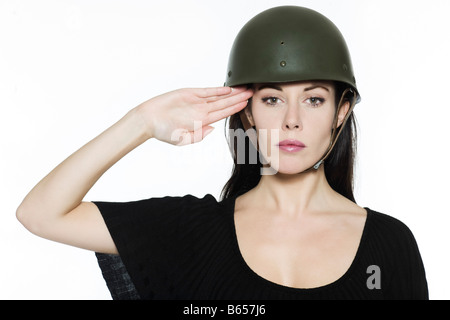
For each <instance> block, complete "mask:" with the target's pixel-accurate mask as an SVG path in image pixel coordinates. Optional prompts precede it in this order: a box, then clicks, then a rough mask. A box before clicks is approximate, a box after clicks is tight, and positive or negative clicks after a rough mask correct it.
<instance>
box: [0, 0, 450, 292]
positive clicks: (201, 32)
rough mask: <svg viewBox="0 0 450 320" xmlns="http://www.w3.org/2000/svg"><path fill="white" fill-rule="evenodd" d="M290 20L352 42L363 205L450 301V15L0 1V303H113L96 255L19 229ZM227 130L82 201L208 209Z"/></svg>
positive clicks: (385, 8)
mask: <svg viewBox="0 0 450 320" xmlns="http://www.w3.org/2000/svg"><path fill="white" fill-rule="evenodd" d="M284 4H296V5H301V6H306V7H309V8H312V9H315V10H317V11H319V12H321V13H323V14H325V15H326V16H328V17H329V18H330V19H331V20H332V21H334V22H335V24H336V25H337V26H338V27H339V29H340V30H341V31H342V33H343V34H344V36H345V38H346V40H347V42H348V45H349V48H350V51H351V54H352V58H353V64H354V68H355V72H356V78H357V82H358V88H359V90H360V92H361V95H362V102H361V103H360V104H359V105H357V107H356V111H355V113H356V116H357V119H358V123H359V154H358V165H357V170H356V178H357V180H356V182H357V184H356V190H355V191H356V199H357V202H358V203H359V204H360V205H362V206H367V207H370V208H372V209H374V210H377V211H381V212H384V213H387V214H389V215H392V216H394V217H396V218H398V219H400V220H402V221H403V222H405V223H406V224H407V225H408V226H409V227H410V229H411V230H412V231H413V233H414V235H415V237H416V240H417V242H418V244H419V248H420V250H421V253H422V258H423V260H424V263H425V267H426V272H427V278H428V283H429V290H430V297H431V298H432V299H449V298H450V290H449V285H450V272H449V271H448V270H450V257H449V253H448V252H449V250H448V245H449V244H450V232H448V229H449V223H450V209H449V206H448V200H449V198H450V194H449V189H450V188H449V187H448V182H449V181H450V169H449V166H448V165H447V163H448V156H449V149H448V144H449V132H448V122H449V116H450V112H449V109H450V104H449V82H448V77H449V75H450V63H449V59H448V57H449V56H450V45H449V38H448V30H450V19H449V18H448V16H449V13H450V1H448V0H430V1H416V0H414V1H413V0H407V1H406V0H405V1H400V0H388V1H386V0H377V1H368V0H346V1H343V0H339V1H335V0H314V1H306V0H304V1H300V0H299V1H279V0H278V1H274V0H272V1H270V0H252V1H248V0H245V1H243V0H239V1H236V0H227V1H208V0H203V1H201V0H198V1H193V0H191V1H181V0H180V1H174V0H165V1H137V0H127V1H125V0H123V1H112V0H108V1H106V0H104V1H99V0H94V1H93V0H89V1H60V0H54V1H49V0H45V1H32V0H30V1H8V0H6V1H5V0H0V152H1V154H0V197H1V201H0V251H1V262H0V299H110V295H109V292H108V290H107V288H106V285H105V283H104V281H103V278H102V276H101V273H100V270H99V268H98V266H97V262H96V259H95V257H94V254H93V253H92V252H88V251H84V250H81V249H77V248H72V247H69V246H66V245H62V244H58V243H54V242H51V241H48V240H44V239H41V238H38V237H36V236H34V235H32V234H30V233H29V232H28V231H26V230H25V229H24V228H23V227H22V226H21V225H20V223H19V222H18V221H17V220H16V218H15V210H16V208H17V206H18V205H19V204H20V202H21V201H22V199H23V198H24V197H25V195H26V194H27V193H28V191H29V190H31V188H32V187H33V186H34V185H35V184H36V183H37V182H38V181H39V180H40V179H41V178H42V177H43V176H45V175H46V174H47V173H48V172H50V171H51V170H52V169H53V168H54V167H55V166H56V165H57V164H58V163H60V162H61V161H62V160H64V159H65V158H66V157H67V156H69V155H70V154H71V153H72V152H74V151H75V150H77V149H78V148H79V147H81V146H82V145H83V144H85V143H86V142H88V141H89V140H91V139H92V138H94V137H95V136H96V135H98V134H99V133H101V132H102V131H103V130H104V129H106V128H107V127H109V126H110V125H112V124H113V123H114V122H116V121H117V120H118V119H120V117H122V116H123V115H124V114H125V113H126V112H127V111H128V110H130V109H131V108H133V107H134V106H136V105H137V104H139V103H140V102H142V101H144V100H147V99H149V98H151V97H153V96H155V95H157V94H161V93H164V92H167V91H170V90H173V89H177V88H181V87H206V86H221V85H223V82H224V79H225V75H226V65H227V61H228V54H229V51H230V49H231V45H232V42H233V40H234V37H235V36H236V34H237V32H238V31H239V30H240V28H241V27H242V26H243V25H244V24H245V22H247V21H248V20H249V19H251V18H252V17H253V16H254V15H256V14H257V13H259V12H261V11H263V10H265V9H268V8H270V7H274V6H278V5H284ZM223 126H224V121H221V122H219V123H217V124H216V130H215V131H214V132H213V133H212V134H211V135H210V136H208V138H206V139H205V141H203V142H202V143H199V144H197V145H193V146H188V147H183V148H180V147H173V146H170V145H166V144H163V143H161V142H159V141H149V142H148V143H146V144H144V145H142V146H141V147H139V148H138V149H136V150H134V151H133V152H132V153H130V154H129V155H127V156H126V157H125V158H124V159H122V160H121V161H120V162H119V163H117V164H116V165H115V166H114V167H113V168H112V169H111V170H109V171H108V172H107V173H106V174H105V175H104V176H103V177H102V178H101V179H100V181H99V182H98V183H97V184H96V185H95V186H94V188H93V189H92V190H91V191H90V192H89V193H88V195H87V197H86V200H106V201H129V200H137V199H142V198H148V197H153V196H164V195H185V194H188V193H190V194H193V195H196V196H203V195H204V194H206V193H211V194H213V195H214V196H215V197H216V198H218V197H219V193H220V191H221V189H222V186H223V185H224V184H225V182H226V181H227V179H228V176H229V174H230V170H231V158H230V156H229V153H228V146H227V144H226V140H225V136H224V130H223Z"/></svg>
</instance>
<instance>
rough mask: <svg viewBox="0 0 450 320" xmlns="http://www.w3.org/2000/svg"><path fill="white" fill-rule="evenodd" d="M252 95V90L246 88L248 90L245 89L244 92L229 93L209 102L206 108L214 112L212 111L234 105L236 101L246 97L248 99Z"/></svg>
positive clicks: (239, 101) (243, 99) (241, 100)
mask: <svg viewBox="0 0 450 320" xmlns="http://www.w3.org/2000/svg"><path fill="white" fill-rule="evenodd" d="M252 95H253V90H251V89H248V90H246V91H244V92H241V93H239V94H236V95H230V96H227V97H224V98H222V99H220V100H217V101H215V102H211V103H210V104H209V106H210V107H209V108H208V111H209V112H214V111H217V110H221V109H224V108H228V107H231V106H234V105H236V104H238V103H241V102H244V101H247V100H248V99H250V98H251V97H252Z"/></svg>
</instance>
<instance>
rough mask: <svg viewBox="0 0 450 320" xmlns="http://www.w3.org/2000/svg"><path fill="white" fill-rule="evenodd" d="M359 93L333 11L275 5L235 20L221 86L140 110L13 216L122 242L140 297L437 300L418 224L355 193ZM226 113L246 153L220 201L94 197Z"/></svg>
mask: <svg viewBox="0 0 450 320" xmlns="http://www.w3.org/2000/svg"><path fill="white" fill-rule="evenodd" d="M359 100H360V97H359V93H358V90H357V88H356V82H355V78H354V76H353V69H352V65H351V61H350V56H349V54H348V50H347V46H346V44H345V41H344V39H343V38H342V35H341V34H340V32H339V30H338V29H337V28H336V27H335V26H334V24H333V23H332V22H331V21H329V20H328V19H327V18H325V17H324V16H322V15H321V14H319V13H317V12H315V11H312V10H309V9H305V8H301V7H291V6H287V7H277V8H273V9H270V10H267V11H264V12H262V13H260V14H259V15H257V16H256V17H254V18H253V19H252V20H250V21H249V22H248V23H247V24H246V25H245V26H244V27H243V29H242V30H241V31H240V33H239V34H238V36H237V38H236V40H235V43H234V45H233V49H232V51H231V55H230V61H229V68H228V70H227V80H226V83H225V86H224V87H218V88H205V89H180V90H176V91H173V92H169V93H166V94H163V95H161V96H158V97H155V98H152V99H150V100H148V101H146V102H144V103H142V104H141V105H139V106H137V107H136V108H134V109H132V110H131V111H130V112H128V113H127V114H126V115H125V116H124V117H123V118H122V119H121V120H119V121H118V122H117V123H116V124H114V125H113V126H111V127H110V128H109V129H107V130H106V131H105V132H103V133H102V134H100V135H99V136H98V137H96V138H95V139H94V140H92V141H91V142H89V143H88V144H86V145H85V146H83V147H82V148H81V149H80V150H78V151H77V152H75V153H74V154H72V155H71V156H70V157H69V158H67V159H66V160H65V161H64V162H63V163H61V164H60V165H59V166H58V167H56V168H55V169H54V170H53V171H52V172H50V174H49V175H47V176H46V177H45V178H44V179H43V180H42V181H41V182H39V183H38V184H37V185H36V187H35V188H34V189H33V190H32V191H31V192H30V193H29V194H28V195H27V197H26V198H25V199H24V201H23V202H22V204H21V205H20V206H19V208H18V210H17V217H18V219H19V220H20V221H21V222H22V223H23V224H24V225H25V227H27V228H28V229H29V230H30V231H31V232H33V233H35V234H37V235H39V236H42V237H45V238H48V239H51V240H55V241H59V242H63V243H67V244H70V245H73V246H77V247H80V248H85V249H88V250H93V251H97V252H102V253H110V254H117V253H118V254H119V255H120V258H121V260H123V262H124V264H125V266H126V269H127V271H128V273H129V275H130V277H131V280H132V282H133V283H134V285H135V287H136V289H137V292H138V295H139V297H140V298H142V299H336V298H337V299H347V298H348V299H382V298H388V299H389V298H391V299H398V298H401V299H426V298H428V290H427V284H426V278H425V271H424V268H423V264H422V260H421V257H420V253H419V251H418V248H417V244H416V242H415V240H414V237H413V235H412V233H411V232H410V230H409V229H408V228H407V227H406V226H405V225H404V224H403V223H401V222H400V221H398V220H396V219H394V218H391V217H389V216H387V215H384V214H381V213H377V212H375V211H373V210H371V209H369V208H362V207H360V206H358V205H357V204H356V203H355V199H354V197H353V192H352V178H353V159H354V144H355V139H354V118H353V113H352V109H353V107H354V105H355V104H356V103H357V102H359ZM249 102H250V103H249ZM227 117H230V143H231V144H232V145H233V157H234V160H235V166H234V171H233V174H232V176H231V178H230V180H229V181H228V183H227V184H226V186H225V187H224V190H223V194H222V197H223V198H222V200H221V201H219V202H218V201H216V199H214V197H212V196H211V195H206V196H205V197H204V198H202V199H199V198H196V197H193V196H191V195H186V196H184V197H164V198H150V199H147V200H142V201H135V202H128V203H106V202H95V203H92V202H83V198H84V196H85V195H86V193H87V192H88V191H89V190H90V188H91V187H92V186H93V185H94V184H95V182H96V181H97V180H98V179H99V178H100V177H101V175H102V174H103V173H104V172H106V171H107V170H108V169H109V168H110V167H111V166H112V165H114V164H115V163H116V162H117V161H118V160H120V159H121V158H122V157H123V156H124V155H126V154H127V153H128V152H130V151H131V150H133V149H134V148H136V147H137V146H139V145H140V144H142V143H144V142H145V141H147V140H150V139H157V140H160V141H164V142H167V143H170V144H174V145H186V144H190V143H193V142H198V141H201V140H202V139H204V138H205V137H206V136H207V135H208V134H209V133H210V132H211V131H212V129H213V127H212V126H211V124H212V123H214V122H216V121H218V120H221V119H224V118H227ZM347 120H349V121H347ZM198 123H201V126H198ZM194 124H195V125H194ZM244 131H245V134H244V135H241V134H240V133H243V132H244ZM242 137H246V138H245V139H247V138H249V140H250V142H251V143H247V146H246V147H244V148H242V139H241V138H242ZM240 144H241V145H240ZM247 147H248V148H249V149H247ZM242 150H244V151H242ZM254 155H256V157H254Z"/></svg>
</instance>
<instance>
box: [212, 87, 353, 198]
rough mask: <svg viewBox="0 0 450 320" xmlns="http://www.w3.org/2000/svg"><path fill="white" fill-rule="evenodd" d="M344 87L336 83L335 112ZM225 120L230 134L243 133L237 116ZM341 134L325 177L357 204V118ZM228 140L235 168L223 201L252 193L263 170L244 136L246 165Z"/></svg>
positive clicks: (223, 192)
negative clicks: (355, 163)
mask: <svg viewBox="0 0 450 320" xmlns="http://www.w3.org/2000/svg"><path fill="white" fill-rule="evenodd" d="M347 87H348V86H347V85H345V84H343V83H341V82H335V92H336V97H335V101H336V109H337V104H338V103H339V100H340V98H341V96H342V94H343V92H344V90H345V89H346V88H347ZM346 99H347V100H350V99H351V98H350V97H346ZM227 120H228V121H229V127H228V128H229V130H230V131H231V130H234V131H236V130H239V129H240V130H242V131H244V130H245V129H244V126H243V125H242V122H241V119H240V117H239V114H234V115H232V116H231V117H229V118H228V119H227ZM225 128H226V124H225ZM341 130H342V132H341V134H340V136H339V138H338V140H337V142H336V144H335V146H334V148H333V150H332V151H331V153H330V155H329V156H328V158H327V159H325V161H324V164H323V165H324V169H325V177H326V178H327V181H328V183H329V185H330V186H331V188H333V190H335V191H336V192H338V193H340V194H341V195H343V196H344V197H346V198H347V199H349V200H351V201H353V202H356V201H355V197H354V195H353V170H354V161H355V156H356V141H357V140H356V139H357V130H356V118H355V116H354V114H353V112H352V113H351V115H350V117H349V118H348V120H347V122H346V123H345V125H344V127H343V128H342V129H341ZM234 131H233V132H234ZM231 139H236V136H229V137H228V140H229V141H228V143H229V145H230V146H233V149H232V150H231V153H232V156H233V161H234V166H233V170H232V173H231V177H230V179H229V180H228V181H227V183H226V184H225V186H224V187H223V189H222V193H221V195H220V197H221V199H222V200H223V199H226V198H230V197H234V196H239V195H241V194H244V193H246V192H247V191H249V190H251V189H253V188H254V187H255V186H256V185H257V184H258V183H259V181H260V179H261V173H260V172H261V171H260V169H261V167H262V163H261V162H260V161H259V159H260V158H259V153H258V151H257V150H256V149H255V147H254V146H253V144H252V143H251V142H250V140H249V138H248V137H247V136H245V150H249V151H248V152H245V153H244V156H245V161H238V157H237V154H238V152H237V148H238V143H237V142H236V141H231ZM250 154H257V157H256V158H257V163H255V164H252V163H251V162H250ZM238 162H239V163H238ZM241 162H244V163H241Z"/></svg>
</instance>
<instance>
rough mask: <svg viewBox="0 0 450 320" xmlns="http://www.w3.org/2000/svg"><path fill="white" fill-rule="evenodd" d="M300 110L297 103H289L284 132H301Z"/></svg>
mask: <svg viewBox="0 0 450 320" xmlns="http://www.w3.org/2000/svg"><path fill="white" fill-rule="evenodd" d="M299 110H300V108H299V106H298V104H296V103H289V104H288V108H287V111H286V115H285V117H284V122H283V130H301V129H302V128H303V126H302V122H301V119H300V112H299Z"/></svg>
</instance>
